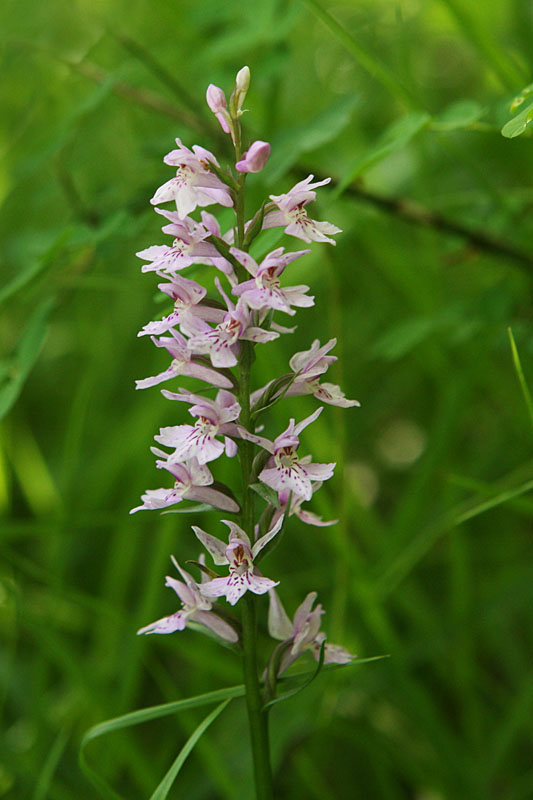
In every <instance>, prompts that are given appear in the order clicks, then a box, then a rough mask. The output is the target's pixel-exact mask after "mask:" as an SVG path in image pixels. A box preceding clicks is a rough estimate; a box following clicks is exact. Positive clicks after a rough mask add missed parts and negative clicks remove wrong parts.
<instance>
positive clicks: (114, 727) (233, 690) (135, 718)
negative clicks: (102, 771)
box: [78, 684, 244, 800]
mask: <svg viewBox="0 0 533 800" xmlns="http://www.w3.org/2000/svg"><path fill="white" fill-rule="evenodd" d="M243 695H244V686H243V685H242V684H241V685H240V686H230V687H228V688H227V689H218V690H217V691H214V692H207V693H206V694H200V695H197V696H196V697H187V698H185V699H184V700H176V701H174V702H172V703H163V704H162V705H158V706H150V707H148V708H141V709H139V710H137V711H132V712H130V713H129V714H124V715H122V716H121V717H114V718H113V719H108V720H106V721H105V722H100V723H99V724H98V725H94V726H93V727H92V728H90V729H89V730H88V731H87V733H86V734H85V735H84V736H83V738H82V740H81V744H80V750H79V756H78V757H79V763H80V767H81V769H82V770H83V772H84V773H85V775H86V776H87V778H89V780H90V781H91V782H92V783H93V785H94V786H96V787H97V788H98V789H99V791H100V792H101V794H102V795H103V796H104V797H107V798H112V800H117V798H118V799H119V800H121V797H120V795H118V794H117V793H116V792H115V791H114V790H113V789H112V788H111V787H110V786H109V784H108V783H107V782H106V781H105V780H104V779H103V778H101V777H100V775H98V773H97V772H96V771H95V770H93V769H92V767H90V766H89V763H88V762H87V759H86V756H85V748H86V747H87V745H88V744H89V742H91V741H93V739H97V738H99V737H100V736H105V735H107V734H108V733H112V732H113V731H118V730H121V729H123V728H131V727H132V726H133V725H140V724H141V723H143V722H149V721H150V720H153V719H159V718H161V717H166V716H169V715H170V714H174V713H176V712H177V711H183V710H185V709H189V708H198V707H199V706H204V705H210V704H211V703H217V702H219V701H225V700H231V699H233V698H234V697H242V696H243Z"/></svg>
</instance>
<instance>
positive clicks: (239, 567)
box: [193, 519, 283, 606]
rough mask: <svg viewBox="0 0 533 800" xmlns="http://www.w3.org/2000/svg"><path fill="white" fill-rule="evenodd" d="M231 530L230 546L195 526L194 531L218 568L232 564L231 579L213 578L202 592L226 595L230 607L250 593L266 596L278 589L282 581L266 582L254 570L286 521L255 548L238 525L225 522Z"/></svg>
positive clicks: (207, 594) (205, 584)
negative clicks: (263, 550) (269, 543)
mask: <svg viewBox="0 0 533 800" xmlns="http://www.w3.org/2000/svg"><path fill="white" fill-rule="evenodd" d="M222 522H223V523H224V524H225V525H227V526H228V528H229V529H230V535H229V542H228V544H225V543H224V542H222V541H221V540H220V539H217V538H216V537H215V536H211V534H209V533H206V532H205V531H203V530H202V529H201V528H197V527H196V526H194V525H193V531H194V532H195V534H196V536H197V537H198V539H199V540H200V541H201V542H202V544H203V545H204V547H205V548H206V550H207V551H208V552H209V553H210V554H211V556H212V558H213V561H214V562H215V564H216V565H217V566H221V565H223V564H229V575H228V576H227V577H225V578H213V580H211V581H207V582H206V583H204V584H202V592H203V594H205V595H206V596H207V597H221V596H222V595H224V596H225V597H226V600H227V601H228V603H230V605H232V606H234V605H235V603H236V602H237V600H239V599H240V598H241V597H242V596H243V594H244V593H245V592H247V591H248V590H249V591H251V592H253V593H254V594H265V592H268V590H269V589H272V588H273V587H274V586H277V585H278V583H279V581H273V580H271V579H270V578H265V577H264V576H263V575H261V573H260V572H259V571H258V569H257V567H255V566H254V559H255V558H256V557H257V555H258V553H260V552H261V550H262V549H263V547H264V546H265V545H266V544H268V542H270V540H271V539H273V538H274V536H275V535H276V534H277V533H278V532H279V530H280V529H281V526H282V524H283V519H281V520H279V521H278V522H277V524H276V525H275V526H274V527H273V528H271V529H270V530H269V531H268V533H265V535H264V536H262V537H261V538H260V539H258V540H257V542H255V544H253V545H252V543H251V541H250V538H249V536H248V535H247V534H246V533H245V532H244V531H243V530H242V528H239V526H238V525H236V524H235V523H234V522H228V521H227V520H222Z"/></svg>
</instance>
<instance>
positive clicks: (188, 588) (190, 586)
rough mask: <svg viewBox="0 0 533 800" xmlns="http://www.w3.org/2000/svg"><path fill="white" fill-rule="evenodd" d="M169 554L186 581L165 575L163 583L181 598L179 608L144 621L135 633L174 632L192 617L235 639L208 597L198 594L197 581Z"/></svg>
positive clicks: (227, 639)
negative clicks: (156, 618) (215, 611)
mask: <svg viewBox="0 0 533 800" xmlns="http://www.w3.org/2000/svg"><path fill="white" fill-rule="evenodd" d="M171 558H172V563H173V564H174V566H175V567H176V569H177V570H178V571H179V573H180V574H181V577H182V578H183V579H184V581H185V583H182V581H178V580H176V579H175V578H171V577H170V576H168V575H167V577H166V580H165V586H168V587H169V588H170V589H174V591H175V592H176V594H177V595H178V597H179V599H180V600H181V603H182V608H181V609H180V610H179V611H176V613H175V614H171V615H170V616H169V617H163V618H162V619H158V620H156V621H155V622H152V623H151V624H150V625H146V626H145V627H144V628H141V629H140V630H138V631H137V633H138V634H142V633H174V632H175V631H182V630H184V628H186V627H187V623H188V622H189V621H191V622H197V623H199V624H200V625H204V626H205V627H206V628H209V629H210V630H212V631H213V633H216V634H217V636H220V637H221V638H222V639H225V640H226V641H227V642H237V641H238V639H239V637H238V635H237V632H236V631H235V630H234V628H232V626H231V625H230V624H229V623H227V622H226V621H225V620H223V619H221V618H220V617H219V616H217V614H215V613H213V612H212V611H211V609H212V608H213V604H212V603H211V601H210V600H209V599H208V598H207V597H205V596H204V595H202V594H201V592H200V587H199V586H198V584H196V583H195V581H194V580H193V579H192V578H191V576H190V575H189V573H188V572H186V571H185V570H184V569H182V568H181V567H180V565H179V564H178V562H177V561H176V559H175V558H174V556H171Z"/></svg>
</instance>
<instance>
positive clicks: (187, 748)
mask: <svg viewBox="0 0 533 800" xmlns="http://www.w3.org/2000/svg"><path fill="white" fill-rule="evenodd" d="M229 702H231V697H230V698H228V699H227V700H224V701H223V702H222V703H221V704H220V705H219V706H217V707H216V708H215V710H214V711H212V712H211V713H210V714H209V715H208V716H207V717H206V718H205V719H204V721H203V722H201V723H200V725H198V727H197V728H196V730H195V731H194V733H193V734H192V735H191V736H190V737H189V738H188V739H187V741H186V742H185V744H184V745H183V747H182V748H181V750H180V752H179V754H178V756H177V758H176V760H175V761H174V763H173V764H172V766H171V767H170V769H169V771H168V772H167V774H166V775H165V777H164V778H163V780H162V781H161V783H160V784H159V786H158V787H157V789H156V790H155V792H154V793H153V794H152V795H151V797H150V800H165V798H166V797H168V793H169V791H170V789H171V788H172V784H173V783H174V781H175V780H176V777H177V776H178V774H179V771H180V769H181V768H182V766H183V764H184V763H185V760H186V759H187V756H188V755H189V753H190V752H191V751H192V750H193V749H194V747H195V745H196V742H197V741H198V739H199V738H200V737H201V736H203V734H204V733H205V732H206V730H207V729H208V728H209V726H210V725H211V724H212V723H213V722H214V721H215V720H216V718H217V717H218V716H219V715H220V714H222V712H223V711H224V709H225V708H226V706H227V705H228V703H229Z"/></svg>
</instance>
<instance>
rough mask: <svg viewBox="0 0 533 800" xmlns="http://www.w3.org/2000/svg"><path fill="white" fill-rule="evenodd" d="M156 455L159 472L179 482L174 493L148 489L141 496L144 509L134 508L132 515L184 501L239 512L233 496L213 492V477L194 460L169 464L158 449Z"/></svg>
mask: <svg viewBox="0 0 533 800" xmlns="http://www.w3.org/2000/svg"><path fill="white" fill-rule="evenodd" d="M152 452H153V453H155V455H158V456H160V457H161V459H162V460H158V461H156V467H158V469H166V470H168V472H170V474H171V475H172V476H173V477H174V478H175V480H174V486H173V487H172V488H171V489H147V491H146V493H145V494H143V495H142V496H141V500H142V501H143V502H142V505H141V506H137V507H136V508H132V509H131V511H130V514H135V512H136V511H143V510H151V511H153V510H160V509H163V508H168V507H169V506H173V505H176V503H181V501H182V500H194V501H196V502H197V503H208V504H209V505H210V506H213V507H214V508H220V509H221V510H222V511H231V512H232V513H237V512H238V511H239V506H238V504H237V503H236V502H235V501H234V500H232V498H231V497H229V495H227V494H225V493H224V492H221V491H218V490H217V489H213V488H211V486H210V484H212V483H213V476H212V475H211V472H210V471H209V469H208V467H206V466H205V464H204V465H202V466H200V464H198V461H197V460H196V459H194V458H193V459H191V460H190V461H189V462H187V463H185V464H169V463H168V462H167V461H166V458H167V454H166V453H164V452H163V451H162V450H158V449H157V448H156V447H154V448H152Z"/></svg>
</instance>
